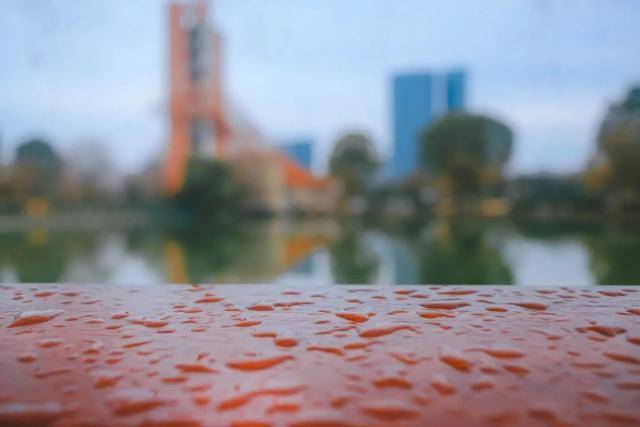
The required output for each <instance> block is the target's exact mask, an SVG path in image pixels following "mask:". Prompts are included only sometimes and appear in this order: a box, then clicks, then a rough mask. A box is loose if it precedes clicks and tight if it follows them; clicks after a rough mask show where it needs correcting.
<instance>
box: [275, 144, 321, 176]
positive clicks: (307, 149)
mask: <svg viewBox="0 0 640 427" xmlns="http://www.w3.org/2000/svg"><path fill="white" fill-rule="evenodd" d="M280 148H281V149H282V151H283V152H284V153H286V154H287V155H288V156H289V157H291V158H292V159H293V160H295V161H296V163H298V164H299V165H300V166H302V167H304V168H305V169H307V170H311V168H312V167H313V154H312V152H313V141H312V140H311V139H302V138H301V139H295V140H291V141H288V142H286V143H285V144H282V145H281V146H280Z"/></svg>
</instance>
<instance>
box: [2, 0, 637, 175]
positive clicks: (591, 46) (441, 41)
mask: <svg viewBox="0 0 640 427" xmlns="http://www.w3.org/2000/svg"><path fill="white" fill-rule="evenodd" d="M0 1H1V3H2V10H3V11H2V13H1V14H0V144H1V147H0V150H1V157H0V161H6V160H8V159H10V158H11V156H12V153H13V151H14V148H15V145H16V144H17V143H18V142H19V141H21V140H22V139H24V138H26V137H29V136H32V135H42V136H46V137H48V138H49V139H51V140H52V141H53V142H54V143H55V144H56V146H57V147H58V148H59V149H60V150H62V151H65V150H69V149H71V148H72V147H73V146H74V145H76V144H78V143H80V142H82V141H86V140H92V141H95V140H98V141H102V142H104V143H105V144H107V146H108V147H109V150H110V152H111V153H112V156H113V157H114V158H115V159H116V161H117V163H118V165H119V167H120V168H121V169H122V170H135V169H136V168H138V167H140V166H142V165H144V164H145V163H146V162H147V161H149V160H150V159H153V158H160V157H161V156H162V154H163V152H164V150H165V148H166V144H167V137H166V134H167V124H166V120H165V117H166V105H167V87H166V81H167V73H166V63H167V49H166V21H167V16H166V15H167V2H166V1H164V0H128V1H124V0H122V1H120V0H117V1H116V0H0ZM214 3H215V4H214V13H213V15H214V19H215V21H216V23H217V25H218V26H219V27H220V29H221V31H222V32H223V35H224V38H225V53H224V54H225V81H226V90H227V96H228V98H229V100H230V101H231V102H232V103H233V104H234V106H236V107H237V108H239V109H240V110H241V111H243V112H244V114H245V115H246V116H248V117H250V118H251V120H252V121H253V122H254V123H256V125H257V126H258V127H259V128H260V129H261V130H262V131H263V133H264V134H265V135H267V136H268V137H270V138H271V139H272V140H274V141H278V140H282V139H286V138H289V137H295V136H301V135H308V136H310V137H313V138H314V139H315V140H316V141H317V144H316V145H317V146H316V154H317V159H318V164H317V166H318V167H319V168H322V167H323V164H324V162H323V160H322V159H323V158H326V155H327V153H328V152H329V151H330V149H331V146H332V144H333V142H334V141H335V139H336V138H337V137H338V136H340V134H342V133H344V132H345V131H348V130H351V129H359V130H364V131H366V132H368V133H369V134H370V135H371V136H372V138H373V139H374V140H375V141H376V144H377V145H378V147H379V149H380V152H381V153H383V154H386V153H388V152H389V150H390V147H391V144H392V141H391V129H390V126H391V123H390V115H391V111H390V105H389V99H390V78H391V76H392V75H393V74H394V73H398V72H405V71H416V70H445V69H447V68H448V67H464V68H466V69H467V71H468V73H469V101H470V105H469V108H470V109H471V110H473V111H477V112H482V113H489V114H493V115H495V116H497V117H498V118H500V119H502V120H504V121H506V122H507V123H509V124H510V125H511V126H512V127H513V129H514V131H515V133H516V137H517V146H516V150H515V152H514V156H513V158H512V160H511V164H510V169H511V170H512V171H513V172H514V173H528V172H539V171H551V172H572V171H576V170H579V169H580V168H581V167H582V166H584V164H585V162H586V161H587V160H588V158H589V156H590V155H591V154H592V153H593V147H594V137H595V133H596V131H597V127H598V123H599V120H600V118H601V117H602V115H603V113H604V112H605V111H606V107H607V105H608V103H610V102H612V101H614V100H616V99H618V98H620V97H621V96H622V95H623V94H624V92H625V90H626V89H627V88H628V87H629V85H631V84H633V83H635V82H638V83H640V41H639V40H640V25H638V18H639V17H640V2H638V1H636V0H484V1H471V0H439V1H435V0H403V1H396V0H217V1H215V2H214Z"/></svg>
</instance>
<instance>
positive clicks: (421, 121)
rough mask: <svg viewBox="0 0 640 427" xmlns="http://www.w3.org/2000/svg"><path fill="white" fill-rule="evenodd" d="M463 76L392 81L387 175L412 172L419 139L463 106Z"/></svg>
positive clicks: (413, 76)
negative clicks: (433, 123) (391, 152)
mask: <svg viewBox="0 0 640 427" xmlns="http://www.w3.org/2000/svg"><path fill="white" fill-rule="evenodd" d="M466 80H467V78H466V73H465V72H464V71H462V70H454V71H450V72H447V73H444V74H435V73H429V72H423V73H410V74H401V75H397V76H395V77H394V78H393V82H392V85H393V87H392V90H393V141H394V146H393V156H392V159H391V167H390V168H389V172H390V175H391V178H392V179H402V178H405V177H407V176H409V175H410V174H412V173H413V172H415V171H416V169H417V167H418V164H419V161H420V160H419V157H420V136H421V134H422V133H423V132H424V130H425V129H426V128H427V127H428V126H429V125H430V124H431V123H432V122H433V121H434V120H436V119H437V118H439V117H441V116H443V115H446V114H447V113H449V112H452V111H456V110H464V108H465V106H466Z"/></svg>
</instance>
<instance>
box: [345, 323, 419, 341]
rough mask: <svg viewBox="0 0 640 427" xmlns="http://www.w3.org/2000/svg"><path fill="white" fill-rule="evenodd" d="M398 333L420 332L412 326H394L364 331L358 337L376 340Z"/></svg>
mask: <svg viewBox="0 0 640 427" xmlns="http://www.w3.org/2000/svg"><path fill="white" fill-rule="evenodd" d="M398 331H413V332H418V329H417V328H416V327H415V326H411V325H393V326H378V327H375V328H370V329H364V330H362V331H360V333H359V334H358V335H360V337H362V338H376V337H381V336H384V335H389V334H392V333H394V332H398Z"/></svg>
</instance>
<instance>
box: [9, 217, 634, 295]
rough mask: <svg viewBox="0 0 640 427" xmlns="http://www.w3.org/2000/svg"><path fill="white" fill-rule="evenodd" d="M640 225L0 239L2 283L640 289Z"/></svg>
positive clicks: (142, 232) (288, 228) (104, 233)
mask: <svg viewBox="0 0 640 427" xmlns="http://www.w3.org/2000/svg"><path fill="white" fill-rule="evenodd" d="M639 254H640V226H639V225H625V226H613V225H611V226H605V225H598V226H590V227H576V226H572V227H567V225H563V226H553V225H537V226H531V225H522V224H514V223H510V222H509V223H507V222H497V223H496V222H493V223H491V222H490V223H487V222H478V221H466V222H457V223H447V222H441V221H435V222H432V223H430V224H428V225H426V226H424V227H422V228H417V229H415V230H412V231H410V232H408V231H404V232H396V231H393V232H392V231H388V230H387V231H383V230H380V229H376V228H367V227H364V226H362V225H359V224H343V225H340V224H337V223H334V222H329V221H325V222H305V223H288V222H282V221H271V222H261V223H255V224H251V225H249V226H244V227H242V228H238V229H224V230H213V231H203V230H189V229H159V228H155V227H145V228H137V229H125V230H122V229H121V230H114V229H105V230H65V231H53V230H30V231H27V232H19V233H15V232H14V233H2V234H0V280H1V281H4V282H15V281H19V282H88V283H91V282H92V283H97V282H101V283H121V284H153V283H165V282H170V283H205V282H207V283H291V284H293V283H297V284H300V283H302V284H303V283H309V284H313V283H318V284H327V283H379V284H417V283H429V284H451V283H458V284H515V285H554V286H555V285H564V286H587V285H594V284H640V262H639V261H638V260H639V259H640V257H639V256H638V255H639Z"/></svg>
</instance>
